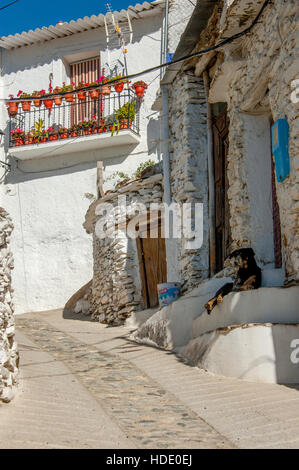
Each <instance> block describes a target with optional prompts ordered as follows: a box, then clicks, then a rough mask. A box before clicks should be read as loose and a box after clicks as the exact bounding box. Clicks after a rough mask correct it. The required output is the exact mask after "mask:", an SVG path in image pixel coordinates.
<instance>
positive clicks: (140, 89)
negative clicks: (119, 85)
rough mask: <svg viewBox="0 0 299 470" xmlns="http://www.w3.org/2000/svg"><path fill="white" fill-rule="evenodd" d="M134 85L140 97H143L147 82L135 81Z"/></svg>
mask: <svg viewBox="0 0 299 470" xmlns="http://www.w3.org/2000/svg"><path fill="white" fill-rule="evenodd" d="M132 86H133V88H134V90H135V93H136V95H137V96H138V98H142V97H143V95H144V91H145V90H146V89H147V84H146V83H145V82H143V81H142V80H139V81H138V82H135V83H133V85H132Z"/></svg>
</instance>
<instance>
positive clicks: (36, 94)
mask: <svg viewBox="0 0 299 470" xmlns="http://www.w3.org/2000/svg"><path fill="white" fill-rule="evenodd" d="M45 93H46V90H35V91H33V92H32V93H31V97H32V98H33V104H34V106H35V107H36V108H39V107H40V105H41V104H42V100H41V97H42V96H43V95H44V94H45Z"/></svg>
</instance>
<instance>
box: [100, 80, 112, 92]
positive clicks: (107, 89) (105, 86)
mask: <svg viewBox="0 0 299 470" xmlns="http://www.w3.org/2000/svg"><path fill="white" fill-rule="evenodd" d="M108 83H109V80H108V78H103V80H102V84H103V86H102V87H101V93H102V94H103V95H110V93H111V85H108Z"/></svg>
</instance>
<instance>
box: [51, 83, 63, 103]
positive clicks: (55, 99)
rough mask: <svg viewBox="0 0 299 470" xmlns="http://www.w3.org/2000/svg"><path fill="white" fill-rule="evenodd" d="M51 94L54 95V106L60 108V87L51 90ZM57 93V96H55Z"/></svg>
mask: <svg viewBox="0 0 299 470" xmlns="http://www.w3.org/2000/svg"><path fill="white" fill-rule="evenodd" d="M53 93H54V98H53V99H54V103H55V104H56V106H60V105H61V103H62V96H59V93H61V87H60V86H56V87H55V88H54V90H53ZM56 93H57V94H56Z"/></svg>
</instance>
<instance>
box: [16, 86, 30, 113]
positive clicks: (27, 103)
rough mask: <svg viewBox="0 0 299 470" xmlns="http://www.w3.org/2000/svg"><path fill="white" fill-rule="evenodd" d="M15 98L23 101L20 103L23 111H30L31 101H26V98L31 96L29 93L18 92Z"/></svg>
mask: <svg viewBox="0 0 299 470" xmlns="http://www.w3.org/2000/svg"><path fill="white" fill-rule="evenodd" d="M17 96H18V97H19V98H22V99H23V100H24V101H21V104H22V108H23V111H30V108H31V99H28V98H31V95H30V94H29V93H23V92H22V91H19V92H18V94H17ZM26 98H27V99H26Z"/></svg>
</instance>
